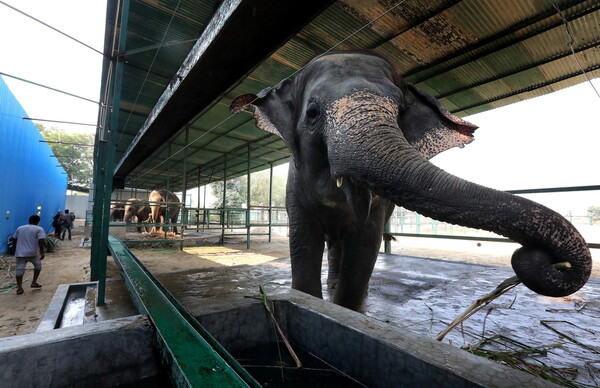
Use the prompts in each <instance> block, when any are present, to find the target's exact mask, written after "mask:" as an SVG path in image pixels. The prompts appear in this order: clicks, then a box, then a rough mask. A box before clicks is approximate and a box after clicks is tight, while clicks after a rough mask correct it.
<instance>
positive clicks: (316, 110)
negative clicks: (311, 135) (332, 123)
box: [306, 101, 321, 127]
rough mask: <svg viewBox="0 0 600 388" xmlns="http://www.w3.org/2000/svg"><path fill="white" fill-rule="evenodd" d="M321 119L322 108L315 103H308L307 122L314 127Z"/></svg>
mask: <svg viewBox="0 0 600 388" xmlns="http://www.w3.org/2000/svg"><path fill="white" fill-rule="evenodd" d="M319 117H321V107H320V106H319V104H317V103H316V102H314V101H311V102H309V103H308V107H307V108H306V122H307V124H308V125H310V126H311V127H314V126H315V125H316V124H317V122H318V121H319Z"/></svg>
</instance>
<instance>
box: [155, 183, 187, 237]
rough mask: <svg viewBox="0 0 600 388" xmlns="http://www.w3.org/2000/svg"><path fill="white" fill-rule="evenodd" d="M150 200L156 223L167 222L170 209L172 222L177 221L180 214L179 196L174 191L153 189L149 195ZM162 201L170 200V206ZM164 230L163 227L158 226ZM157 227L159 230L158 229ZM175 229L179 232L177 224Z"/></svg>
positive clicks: (169, 216) (169, 217)
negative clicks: (166, 217) (166, 216)
mask: <svg viewBox="0 0 600 388" xmlns="http://www.w3.org/2000/svg"><path fill="white" fill-rule="evenodd" d="M148 200H149V201H150V208H151V209H152V222H155V223H167V222H166V221H165V213H167V211H168V214H167V215H168V219H169V221H170V222H171V223H172V224H176V223H177V217H178V216H179V203H180V202H179V198H178V197H177V196H176V195H175V194H173V193H172V192H170V191H168V190H165V189H159V190H153V191H152V192H151V193H150V196H149V197H148ZM160 202H168V203H169V206H168V208H167V205H163V204H161V203H160ZM158 229H160V230H162V227H161V228H158ZM158 229H157V230H158ZM173 231H174V232H175V234H177V226H174V227H173Z"/></svg>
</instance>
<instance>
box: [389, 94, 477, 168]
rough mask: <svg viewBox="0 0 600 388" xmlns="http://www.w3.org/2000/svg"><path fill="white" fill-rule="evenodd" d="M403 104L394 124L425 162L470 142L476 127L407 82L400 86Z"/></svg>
mask: <svg viewBox="0 0 600 388" xmlns="http://www.w3.org/2000/svg"><path fill="white" fill-rule="evenodd" d="M404 103H405V106H404V107H401V109H400V112H401V113H400V117H399V118H398V124H399V125H400V128H401V129H402V132H403V133H404V137H405V138H406V140H408V142H409V143H410V144H411V145H412V146H413V147H415V148H416V149H417V151H419V152H420V153H421V155H423V157H425V158H426V159H431V158H432V157H434V156H435V155H437V154H439V153H440V152H443V151H446V150H448V149H450V148H452V147H460V148H462V147H464V146H465V144H469V143H470V142H472V141H473V140H474V139H473V132H475V130H476V129H477V128H478V127H477V126H476V125H474V124H471V123H469V122H468V121H465V120H463V119H461V118H460V117H457V116H455V115H453V114H452V113H450V112H449V111H448V109H446V108H445V107H444V106H443V105H442V104H440V102H439V101H438V100H436V99H435V97H433V96H431V95H429V94H427V93H425V92H423V91H421V90H419V89H417V88H416V87H415V86H414V85H412V84H410V83H405V84H404ZM402 108H403V109H402Z"/></svg>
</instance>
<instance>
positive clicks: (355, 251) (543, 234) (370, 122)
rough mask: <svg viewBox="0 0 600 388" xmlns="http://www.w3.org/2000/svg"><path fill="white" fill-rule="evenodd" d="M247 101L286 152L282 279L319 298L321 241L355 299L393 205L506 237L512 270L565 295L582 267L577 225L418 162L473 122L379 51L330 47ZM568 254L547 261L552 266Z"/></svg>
mask: <svg viewBox="0 0 600 388" xmlns="http://www.w3.org/2000/svg"><path fill="white" fill-rule="evenodd" d="M247 107H253V109H254V117H255V119H256V123H257V126H258V127H260V128H262V129H264V130H266V131H268V132H271V133H274V134H276V135H278V136H280V137H281V138H282V139H283V141H284V142H285V143H286V145H287V147H288V148H289V150H290V152H291V162H290V167H289V175H288V185H287V197H286V207H287V211H288V215H289V228H290V232H289V233H290V255H291V260H292V287H294V288H296V289H298V290H300V291H304V292H307V293H309V294H312V295H315V296H317V297H322V286H321V278H320V274H321V265H322V257H323V250H324V246H325V243H327V247H328V263H329V274H328V280H327V283H328V286H329V291H330V292H331V291H332V290H333V301H334V302H335V303H337V304H341V305H343V306H347V307H349V308H352V309H360V308H361V304H362V301H363V300H364V296H365V294H366V291H367V288H368V282H369V278H370V276H371V273H372V271H373V266H374V264H375V261H376V259H377V254H378V252H379V248H380V246H381V241H382V235H383V232H384V226H385V223H386V222H387V220H388V219H389V217H390V215H391V213H392V211H393V209H394V205H398V206H402V207H404V208H407V209H409V210H413V211H417V212H419V213H421V214H423V215H425V216H427V217H431V218H435V219H438V220H440V221H446V222H449V223H453V224H458V225H463V226H467V227H471V228H477V229H484V230H489V231H493V232H496V233H498V234H501V235H504V236H506V237H508V238H511V239H513V240H514V241H517V242H518V243H520V244H521V245H523V248H521V249H519V250H517V251H516V252H515V254H514V255H513V258H512V264H513V268H514V270H515V272H516V274H517V276H518V277H519V279H520V280H521V281H522V282H523V283H524V284H525V285H526V286H527V287H529V288H530V289H532V290H534V291H536V292H538V293H541V294H544V295H549V296H564V295H569V294H571V293H573V292H575V291H577V290H578V289H579V288H581V287H582V286H583V285H584V284H585V282H586V281H587V279H588V277H589V275H590V272H591V255H590V251H589V249H588V247H587V244H586V243H585V241H584V240H583V238H582V237H581V235H580V234H579V232H578V231H577V230H576V229H575V228H574V227H573V226H572V225H571V224H570V223H569V222H568V221H567V220H566V219H565V218H564V217H562V216H560V215H559V214H557V213H556V212H554V211H552V210H550V209H548V208H546V207H544V206H542V205H539V204H537V203H535V202H532V201H529V200H527V199H524V198H521V197H518V196H514V195H511V194H508V193H505V192H501V191H497V190H493V189H490V188H486V187H483V186H479V185H477V184H474V183H471V182H468V181H465V180H462V179H460V178H458V177H456V176H453V175H451V174H448V173H446V172H445V171H443V170H441V169H440V168H438V167H436V166H435V165H433V164H432V163H430V162H429V159H430V158H431V157H433V156H434V155H436V154H438V153H440V152H442V151H445V150H447V149H449V148H451V147H463V146H464V145H465V144H467V143H469V142H471V141H472V140H473V132H474V131H475V129H476V128H477V127H476V126H474V125H472V124H470V123H468V122H466V121H464V120H462V119H460V118H458V117H456V116H454V115H452V114H451V113H449V112H448V110H447V109H446V108H444V107H443V106H442V105H441V104H440V103H439V102H438V101H437V100H436V99H435V98H434V97H432V96H430V95H429V94H427V93H425V92H423V91H420V90H419V89H417V88H416V87H415V86H413V85H411V84H409V83H405V82H403V81H401V80H400V77H399V76H398V75H397V74H396V73H395V71H394V69H393V68H392V66H391V64H390V63H389V62H388V61H386V60H385V59H384V58H382V57H380V56H378V55H375V54H371V53H367V52H331V53H327V54H324V55H322V56H319V57H317V58H315V59H313V60H312V61H311V62H310V63H309V64H308V65H307V66H305V67H304V68H303V69H301V70H300V71H299V72H298V73H296V74H295V75H294V76H293V78H289V79H286V80H284V81H282V82H281V83H279V84H278V85H277V86H275V87H273V88H270V89H266V90H263V91H262V92H261V93H259V94H258V95H243V96H239V97H237V98H236V99H235V100H234V101H233V102H232V106H231V108H232V110H233V111H235V112H240V111H242V110H244V109H245V108H247ZM563 262H567V263H568V265H567V266H564V267H560V268H557V266H555V265H554V264H556V263H563Z"/></svg>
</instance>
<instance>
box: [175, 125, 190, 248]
mask: <svg viewBox="0 0 600 388" xmlns="http://www.w3.org/2000/svg"><path fill="white" fill-rule="evenodd" d="M189 136H190V127H185V144H184V147H185V148H184V149H183V193H182V196H183V198H182V201H181V202H182V203H183V207H182V208H181V228H180V229H181V236H182V238H183V231H184V229H185V225H187V222H188V220H187V210H186V207H185V202H186V200H187V157H188V147H187V146H188V141H189ZM175 222H177V220H175Z"/></svg>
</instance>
